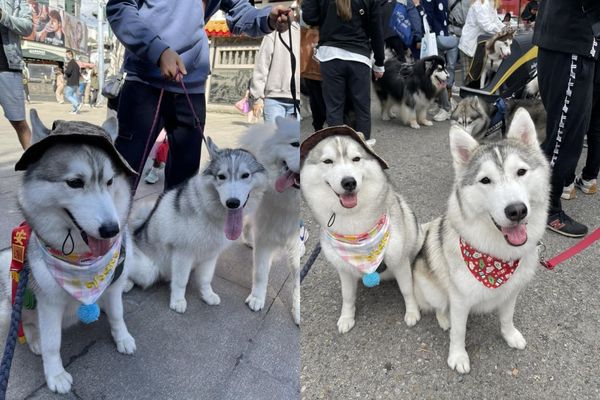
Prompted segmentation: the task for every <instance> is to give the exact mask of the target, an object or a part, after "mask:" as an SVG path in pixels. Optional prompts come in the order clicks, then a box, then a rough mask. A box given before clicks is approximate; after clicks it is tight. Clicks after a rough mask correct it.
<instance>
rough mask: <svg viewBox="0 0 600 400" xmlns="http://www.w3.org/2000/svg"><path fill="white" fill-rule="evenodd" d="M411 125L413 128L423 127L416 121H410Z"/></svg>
mask: <svg viewBox="0 0 600 400" xmlns="http://www.w3.org/2000/svg"><path fill="white" fill-rule="evenodd" d="M410 127H411V128H413V129H421V126H420V125H419V124H418V123H417V122H416V121H410Z"/></svg>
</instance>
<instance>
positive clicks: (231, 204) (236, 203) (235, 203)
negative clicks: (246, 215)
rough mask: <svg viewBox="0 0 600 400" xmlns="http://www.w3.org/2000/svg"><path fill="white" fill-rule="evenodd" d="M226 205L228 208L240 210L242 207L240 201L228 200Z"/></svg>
mask: <svg viewBox="0 0 600 400" xmlns="http://www.w3.org/2000/svg"><path fill="white" fill-rule="evenodd" d="M225 205H226V206H227V208H231V209H234V208H238V207H239V206H240V201H239V200H238V199H234V198H231V199H227V201H226V202H225Z"/></svg>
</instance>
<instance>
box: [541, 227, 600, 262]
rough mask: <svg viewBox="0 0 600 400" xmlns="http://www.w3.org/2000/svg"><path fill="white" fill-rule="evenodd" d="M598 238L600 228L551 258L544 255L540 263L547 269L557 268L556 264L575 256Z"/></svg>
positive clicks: (599, 237)
mask: <svg viewBox="0 0 600 400" xmlns="http://www.w3.org/2000/svg"><path fill="white" fill-rule="evenodd" d="M598 239H600V228H596V230H595V231H594V232H592V233H591V234H589V235H588V236H586V237H585V238H584V239H583V240H581V241H579V242H578V243H577V244H575V245H574V246H572V247H569V248H568V249H566V250H565V251H563V252H562V253H560V254H558V255H557V256H555V257H553V258H551V259H550V260H547V261H546V260H544V258H543V257H542V258H541V259H540V263H541V264H542V265H543V266H544V267H545V268H546V269H549V270H553V269H554V268H556V266H557V265H558V264H560V263H562V262H563V261H566V260H568V259H569V258H571V257H573V256H574V255H576V254H578V253H580V252H582V251H583V250H585V249H586V248H588V247H589V246H591V245H592V244H593V243H594V242H595V241H597V240H598Z"/></svg>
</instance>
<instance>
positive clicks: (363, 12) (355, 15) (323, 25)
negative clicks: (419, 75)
mask: <svg viewBox="0 0 600 400" xmlns="http://www.w3.org/2000/svg"><path fill="white" fill-rule="evenodd" d="M351 2H352V19H351V20H350V21H348V22H344V21H342V20H341V19H340V17H338V15H337V10H336V6H335V0H305V1H304V2H303V3H302V19H303V20H304V22H306V23H307V24H308V25H311V26H318V27H319V46H331V47H338V48H340V49H344V50H348V51H350V52H353V53H358V54H361V55H363V56H366V57H369V58H370V57H371V49H372V50H373V53H374V54H375V65H377V66H383V61H384V51H383V29H382V22H381V0H351Z"/></svg>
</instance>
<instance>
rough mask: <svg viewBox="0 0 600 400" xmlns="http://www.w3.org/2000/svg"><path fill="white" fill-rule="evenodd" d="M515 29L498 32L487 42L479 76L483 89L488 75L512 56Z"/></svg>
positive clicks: (480, 86)
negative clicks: (511, 48) (511, 49)
mask: <svg viewBox="0 0 600 400" xmlns="http://www.w3.org/2000/svg"><path fill="white" fill-rule="evenodd" d="M514 35H515V31H514V30H512V29H508V30H506V31H502V32H498V33H496V34H495V35H494V36H492V37H491V38H489V39H488V40H487V41H486V42H485V55H486V58H485V63H484V64H483V70H482V71H481V77H480V78H479V88H480V89H483V88H484V87H485V84H486V83H487V78H488V76H492V75H493V73H495V72H496V71H498V67H500V64H501V63H502V61H503V60H504V59H506V58H507V57H508V56H510V54H511V52H510V46H512V41H513V37H514Z"/></svg>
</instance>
